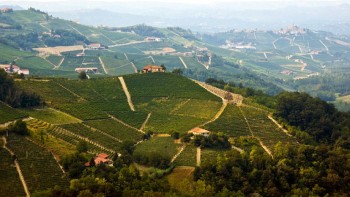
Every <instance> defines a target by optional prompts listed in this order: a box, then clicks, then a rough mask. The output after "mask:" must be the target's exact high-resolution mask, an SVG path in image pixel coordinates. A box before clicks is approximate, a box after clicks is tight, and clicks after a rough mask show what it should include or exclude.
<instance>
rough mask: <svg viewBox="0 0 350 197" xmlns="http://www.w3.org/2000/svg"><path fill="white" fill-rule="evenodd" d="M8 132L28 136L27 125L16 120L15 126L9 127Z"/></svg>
mask: <svg viewBox="0 0 350 197" xmlns="http://www.w3.org/2000/svg"><path fill="white" fill-rule="evenodd" d="M9 130H10V131H12V132H14V133H16V134H19V135H29V131H28V128H27V123H25V122H23V121H22V120H17V121H16V122H15V124H13V125H10V126H9Z"/></svg>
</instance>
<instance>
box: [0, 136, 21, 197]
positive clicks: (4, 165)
mask: <svg viewBox="0 0 350 197" xmlns="http://www.w3.org/2000/svg"><path fill="white" fill-rule="evenodd" d="M0 141H1V142H2V139H1V140H0ZM0 185H1V192H0V196H1V197H7V196H25V192H24V190H23V186H22V183H21V180H20V179H19V175H18V173H17V171H16V167H15V164H14V162H13V159H12V157H11V155H10V153H9V152H8V151H7V150H5V149H4V148H3V147H2V143H1V147H0Z"/></svg>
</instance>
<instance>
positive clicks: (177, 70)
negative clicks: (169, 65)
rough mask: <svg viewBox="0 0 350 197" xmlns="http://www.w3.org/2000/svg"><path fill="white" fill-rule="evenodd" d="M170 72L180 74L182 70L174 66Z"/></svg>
mask: <svg viewBox="0 0 350 197" xmlns="http://www.w3.org/2000/svg"><path fill="white" fill-rule="evenodd" d="M171 72H172V73H174V74H176V75H182V74H183V71H182V69H180V68H176V69H174V70H173V71H171Z"/></svg>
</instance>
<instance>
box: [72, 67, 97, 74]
mask: <svg viewBox="0 0 350 197" xmlns="http://www.w3.org/2000/svg"><path fill="white" fill-rule="evenodd" d="M75 72H77V73H81V72H86V73H94V74H95V73H98V68H97V67H90V68H76V69H75Z"/></svg>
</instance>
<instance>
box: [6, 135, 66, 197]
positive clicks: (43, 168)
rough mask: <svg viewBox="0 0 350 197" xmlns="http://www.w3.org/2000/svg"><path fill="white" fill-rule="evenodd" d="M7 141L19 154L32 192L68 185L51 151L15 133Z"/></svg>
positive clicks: (24, 174) (18, 157) (20, 163)
mask: <svg viewBox="0 0 350 197" xmlns="http://www.w3.org/2000/svg"><path fill="white" fill-rule="evenodd" d="M7 141H8V147H9V148H10V149H11V150H12V151H13V152H14V153H15V154H16V156H17V159H18V162H19V165H20V166H21V170H22V173H23V176H24V179H25V181H26V183H27V186H28V188H29V191H30V192H34V191H37V190H45V189H49V188H53V187H54V186H55V185H59V186H61V187H66V186H68V179H67V178H66V177H65V176H64V174H63V172H62V170H61V169H60V167H59V166H58V164H57V162H56V161H55V159H54V158H53V156H52V155H51V153H50V152H49V151H47V150H46V149H44V148H42V147H40V146H37V145H36V144H34V143H33V142H31V141H29V140H27V139H26V138H24V137H21V136H17V135H14V134H11V135H10V136H9V137H8V140H7Z"/></svg>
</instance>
